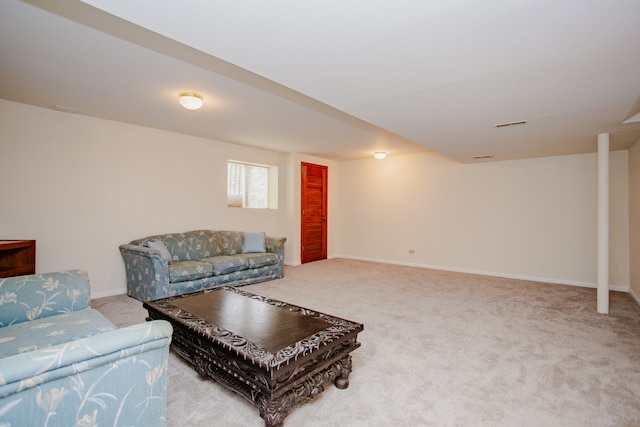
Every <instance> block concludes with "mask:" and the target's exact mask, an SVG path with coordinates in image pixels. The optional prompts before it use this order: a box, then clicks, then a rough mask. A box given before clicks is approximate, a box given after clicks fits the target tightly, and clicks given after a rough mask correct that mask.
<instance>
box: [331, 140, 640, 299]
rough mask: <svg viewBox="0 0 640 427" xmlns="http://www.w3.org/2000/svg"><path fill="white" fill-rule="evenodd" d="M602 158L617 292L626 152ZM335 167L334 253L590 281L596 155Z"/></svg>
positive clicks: (393, 159)
mask: <svg viewBox="0 0 640 427" xmlns="http://www.w3.org/2000/svg"><path fill="white" fill-rule="evenodd" d="M610 160H611V186H612V188H615V190H614V191H612V192H611V199H612V200H611V209H612V214H611V219H612V221H620V223H616V224H614V225H612V228H611V250H610V252H611V258H612V259H614V260H615V262H614V263H612V268H611V271H610V277H611V286H612V288H614V289H622V290H626V289H628V285H629V261H628V255H627V254H628V250H627V248H628V217H627V214H626V212H628V199H627V192H626V188H627V154H626V151H623V152H613V153H611V159H610ZM339 173H340V187H339V200H338V203H339V207H338V217H340V218H341V222H340V225H339V226H340V229H339V230H338V235H339V236H340V240H339V243H340V244H339V249H338V254H339V255H340V256H343V257H349V258H357V259H367V260H377V261H383V262H394V263H401V264H408V265H416V266H424V267H435V268H441V269H449V270H455V271H467V272H477V273H482V274H491V275H504V276H509V277H519V278H524V279H532V280H542V281H550V282H556V283H566V284H575V285H586V286H595V284H596V281H597V275H596V255H597V253H596V237H597V236H596V225H597V224H596V191H597V186H596V179H597V175H596V174H597V159H596V155H595V154H585V155H574V156H561V157H552V158H539V159H529V160H517V161H504V162H489V163H478V164H473V165H463V164H459V163H456V162H454V161H451V160H449V159H448V158H445V157H443V156H440V155H438V154H434V153H421V154H413V155H404V156H389V157H387V158H386V159H385V160H382V161H380V160H375V159H367V160H358V161H351V162H341V163H340V164H339ZM410 249H413V250H414V251H415V254H409V250H410Z"/></svg>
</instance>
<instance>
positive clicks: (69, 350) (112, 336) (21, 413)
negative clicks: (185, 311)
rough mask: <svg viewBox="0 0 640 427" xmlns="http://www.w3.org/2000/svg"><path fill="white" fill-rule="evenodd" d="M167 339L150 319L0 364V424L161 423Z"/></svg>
mask: <svg viewBox="0 0 640 427" xmlns="http://www.w3.org/2000/svg"><path fill="white" fill-rule="evenodd" d="M171 334H172V327H171V324H170V323H169V322H166V321H163V320H160V321H157V320H156V321H152V322H146V323H141V324H138V325H133V326H129V327H126V328H121V329H117V330H114V331H109V332H105V333H103V334H98V335H93V336H90V337H87V338H83V339H79V340H74V341H70V342H67V343H63V344H59V345H56V346H52V347H48V348H43V349H39V350H34V351H30V352H26V353H20V354H16V355H13V356H8V357H5V358H2V359H0V424H3V423H9V424H10V425H20V423H21V422H24V420H26V419H28V420H29V421H30V423H31V424H32V425H46V424H47V422H46V421H47V420H48V421H49V424H54V425H84V423H86V425H116V424H117V425H157V424H155V423H157V422H159V423H160V425H164V424H166V380H167V374H166V371H167V369H166V368H167V361H168V354H169V344H170V342H171ZM139 417H142V418H139ZM50 418H51V419H50ZM163 420H164V421H163ZM149 421H153V422H151V423H148V422H149Z"/></svg>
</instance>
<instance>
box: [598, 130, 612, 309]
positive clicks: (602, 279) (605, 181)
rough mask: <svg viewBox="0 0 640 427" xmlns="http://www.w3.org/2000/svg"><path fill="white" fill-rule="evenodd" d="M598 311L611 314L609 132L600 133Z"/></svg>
mask: <svg viewBox="0 0 640 427" xmlns="http://www.w3.org/2000/svg"><path fill="white" fill-rule="evenodd" d="M597 305H598V313H601V314H609V134H608V133H601V134H599V135H598V302H597Z"/></svg>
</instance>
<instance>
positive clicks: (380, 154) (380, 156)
mask: <svg viewBox="0 0 640 427" xmlns="http://www.w3.org/2000/svg"><path fill="white" fill-rule="evenodd" d="M373 157H375V158H376V159H378V160H382V159H384V158H385V157H387V153H386V152H384V151H376V152H375V153H373Z"/></svg>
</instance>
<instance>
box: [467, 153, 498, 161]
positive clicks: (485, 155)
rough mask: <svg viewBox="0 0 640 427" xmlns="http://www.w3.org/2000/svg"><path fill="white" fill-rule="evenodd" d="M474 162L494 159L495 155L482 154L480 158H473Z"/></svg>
mask: <svg viewBox="0 0 640 427" xmlns="http://www.w3.org/2000/svg"><path fill="white" fill-rule="evenodd" d="M472 159H473V160H482V159H493V154H482V155H480V156H473V157H472Z"/></svg>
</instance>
